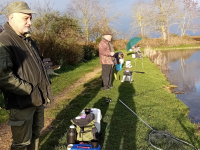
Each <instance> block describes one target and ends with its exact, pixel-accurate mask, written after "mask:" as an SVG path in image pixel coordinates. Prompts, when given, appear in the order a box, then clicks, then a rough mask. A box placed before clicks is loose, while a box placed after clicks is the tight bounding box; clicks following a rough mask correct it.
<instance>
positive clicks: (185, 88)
mask: <svg viewBox="0 0 200 150" xmlns="http://www.w3.org/2000/svg"><path fill="white" fill-rule="evenodd" d="M163 54H164V55H165V57H166V59H167V62H168V64H169V70H168V71H164V70H163V73H165V74H166V76H167V78H168V79H169V81H170V83H171V84H173V85H177V86H178V88H176V89H175V92H184V94H177V98H178V99H180V100H181V101H182V102H184V103H185V105H187V106H188V107H189V108H190V113H189V116H188V117H189V118H190V119H191V121H192V122H195V123H198V122H200V50H187V51H166V52H164V53H163Z"/></svg>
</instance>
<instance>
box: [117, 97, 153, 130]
mask: <svg viewBox="0 0 200 150" xmlns="http://www.w3.org/2000/svg"><path fill="white" fill-rule="evenodd" d="M119 101H120V102H121V103H122V104H123V105H124V106H125V107H126V108H128V109H129V110H130V111H131V112H132V113H134V114H135V115H136V116H137V117H138V118H139V119H140V120H141V121H142V122H144V123H145V124H146V125H147V126H148V127H149V128H150V129H151V130H154V129H153V128H152V127H151V126H150V125H148V124H147V123H146V122H145V121H144V120H142V118H140V117H139V116H138V115H137V114H136V113H135V112H134V111H133V110H132V109H130V108H129V107H128V106H127V105H126V104H124V103H123V102H122V101H121V100H120V99H119Z"/></svg>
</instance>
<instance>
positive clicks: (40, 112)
mask: <svg viewBox="0 0 200 150" xmlns="http://www.w3.org/2000/svg"><path fill="white" fill-rule="evenodd" d="M8 125H10V126H11V131H12V137H13V143H12V145H11V150H38V146H39V135H40V131H41V129H42V128H43V126H44V106H43V105H41V106H37V107H31V108H27V109H23V110H18V109H11V110H10V116H9V121H8ZM31 142H32V143H31Z"/></svg>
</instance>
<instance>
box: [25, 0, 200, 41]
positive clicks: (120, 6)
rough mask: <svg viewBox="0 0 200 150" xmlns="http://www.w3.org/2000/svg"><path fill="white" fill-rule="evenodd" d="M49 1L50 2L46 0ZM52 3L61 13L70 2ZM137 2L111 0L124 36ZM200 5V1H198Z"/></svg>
mask: <svg viewBox="0 0 200 150" xmlns="http://www.w3.org/2000/svg"><path fill="white" fill-rule="evenodd" d="M24 1H25V2H27V3H30V2H33V1H35V0H24ZM46 1H48V0H46ZM50 1H51V6H52V7H53V9H55V10H58V11H60V12H64V11H65V10H66V8H67V5H68V4H69V2H70V0H50ZM104 1H105V0H100V2H101V3H104ZM135 1H138V0H110V4H111V5H114V6H115V7H114V8H115V9H113V12H115V11H121V12H123V13H124V15H123V16H121V17H120V18H119V21H118V23H114V26H115V28H116V30H118V31H119V30H120V31H122V32H123V33H124V34H125V33H127V32H129V31H130V29H131V22H132V19H131V6H132V5H133V3H134V2H135ZM145 1H149V0H145ZM198 1H199V3H200V0H198ZM40 2H41V3H44V1H43V0H40ZM170 30H171V32H172V33H177V29H173V27H171V29H170ZM186 34H189V35H200V32H197V33H192V32H190V31H188V32H187V33H186ZM159 36H160V35H153V37H159Z"/></svg>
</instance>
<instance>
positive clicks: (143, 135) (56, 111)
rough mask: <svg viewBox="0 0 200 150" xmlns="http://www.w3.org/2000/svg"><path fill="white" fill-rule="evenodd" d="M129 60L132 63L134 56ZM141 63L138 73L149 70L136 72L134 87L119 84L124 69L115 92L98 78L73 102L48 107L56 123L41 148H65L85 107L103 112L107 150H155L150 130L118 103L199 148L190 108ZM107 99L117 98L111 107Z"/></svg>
mask: <svg viewBox="0 0 200 150" xmlns="http://www.w3.org/2000/svg"><path fill="white" fill-rule="evenodd" d="M125 56H126V55H125ZM125 59H131V55H129V56H127V57H126V58H125ZM141 61H142V60H137V66H136V68H135V70H136V71H144V72H145V74H141V73H136V72H134V73H133V79H134V82H133V83H131V84H130V83H129V82H123V83H122V82H120V80H121V79H122V75H123V71H124V70H123V71H120V72H118V73H117V76H118V80H115V81H114V82H113V85H114V87H115V88H114V89H112V90H111V91H102V90H101V78H100V74H98V75H97V77H96V78H93V79H91V80H90V81H89V82H88V83H86V84H84V85H83V86H80V87H79V88H78V89H76V90H75V91H73V92H72V93H71V94H70V95H71V96H72V98H70V99H66V100H63V101H60V102H59V103H58V104H57V105H56V106H55V107H54V108H52V109H49V110H48V111H47V112H46V117H49V118H55V119H56V120H55V121H54V122H53V125H54V127H55V128H54V130H52V131H50V132H49V133H46V135H44V136H42V138H41V139H40V142H41V145H40V150H46V149H48V150H53V149H56V150H60V149H63V150H64V149H66V133H67V130H68V129H69V126H70V125H71V122H70V120H71V119H72V118H74V117H76V116H78V115H79V114H80V112H81V111H82V110H83V109H84V108H86V107H87V108H99V109H100V110H101V113H102V120H101V133H102V136H101V138H100V145H101V147H102V150H136V149H137V150H144V149H148V150H153V148H152V147H151V146H150V145H149V144H148V138H147V137H148V134H149V132H150V131H151V129H150V128H148V127H147V126H146V125H145V124H144V123H143V122H142V121H140V120H139V118H137V117H136V116H135V115H134V114H133V113H132V112H131V111H129V110H128V109H127V108H126V107H125V106H123V105H122V104H121V103H120V102H119V101H118V100H119V99H121V100H122V101H123V102H124V103H125V104H127V105H128V106H129V107H130V108H131V109H132V110H133V111H135V112H136V113H137V114H138V115H139V116H140V117H141V118H142V119H143V120H144V121H145V122H147V123H148V124H149V125H150V126H151V127H153V128H154V129H155V130H164V131H167V132H169V133H171V134H173V135H175V136H177V137H178V138H180V139H182V140H185V141H188V142H190V143H191V144H193V145H195V146H196V147H197V148H200V134H199V133H197V132H196V131H197V125H196V124H193V123H191V122H190V120H189V119H188V118H187V115H188V112H189V109H188V107H186V106H185V105H184V103H182V102H181V101H180V100H178V99H177V98H176V96H175V94H172V93H168V92H167V91H166V90H165V89H164V88H163V87H164V86H167V85H169V82H168V81H166V78H165V76H164V74H162V73H161V71H160V70H159V69H158V68H157V67H156V65H155V64H152V63H151V62H150V60H149V59H148V58H144V70H142V67H141V64H142V63H141ZM132 66H134V61H132ZM131 70H133V68H131ZM66 78H67V76H66ZM119 78H120V79H119ZM106 97H110V98H111V99H112V101H111V103H110V104H109V105H106V104H105V98H106Z"/></svg>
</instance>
